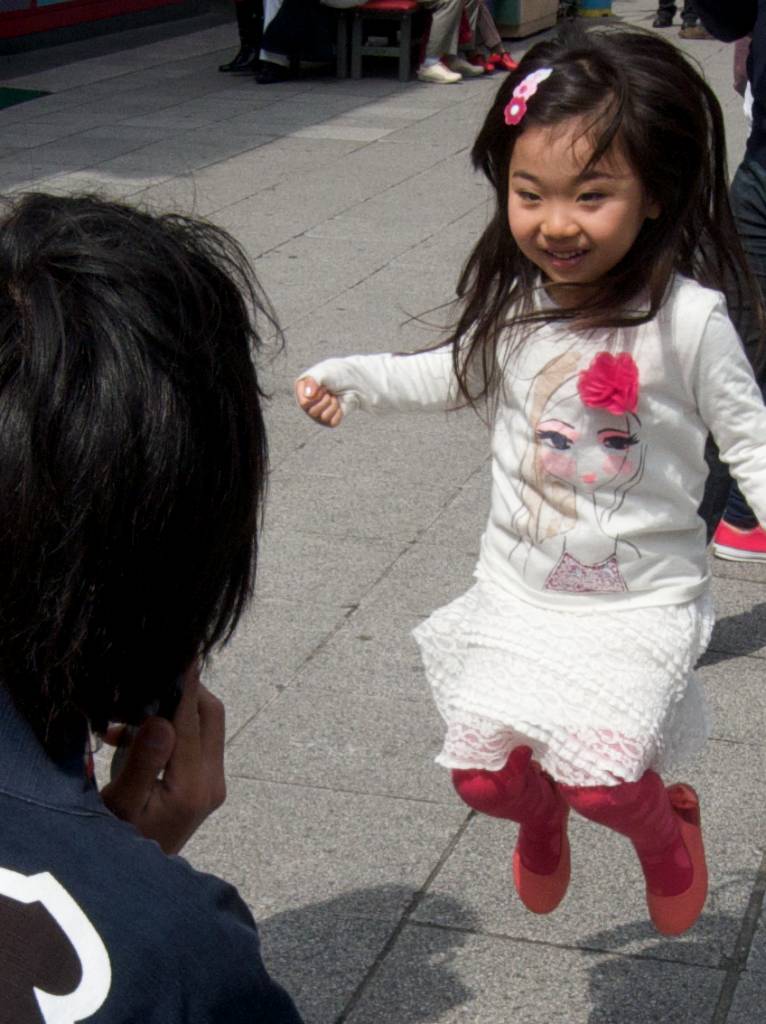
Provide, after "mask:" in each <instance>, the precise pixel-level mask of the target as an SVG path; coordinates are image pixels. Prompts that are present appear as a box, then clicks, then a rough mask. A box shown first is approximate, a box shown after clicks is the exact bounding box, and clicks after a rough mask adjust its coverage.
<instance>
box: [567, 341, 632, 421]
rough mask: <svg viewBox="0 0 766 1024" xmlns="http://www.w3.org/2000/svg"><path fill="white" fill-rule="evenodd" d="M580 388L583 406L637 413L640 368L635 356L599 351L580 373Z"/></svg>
mask: <svg viewBox="0 0 766 1024" xmlns="http://www.w3.org/2000/svg"><path fill="white" fill-rule="evenodd" d="M577 390H578V391H579V392H580V398H581V399H582V402H583V405H589V406H591V407H592V408H594V409H606V411H607V412H610V413H612V415H613V416H622V415H624V414H625V413H626V412H633V413H634V412H635V411H636V409H637V408H638V367H637V366H636V364H635V361H634V359H633V356H631V355H629V354H628V353H627V352H620V353H619V355H616V356H613V355H612V353H611V352H599V353H598V355H596V356H595V357H594V359H593V362H592V363H591V364H590V366H589V367H588V369H587V370H582V372H581V373H580V376H579V379H578V381H577Z"/></svg>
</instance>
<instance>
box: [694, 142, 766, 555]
mask: <svg viewBox="0 0 766 1024" xmlns="http://www.w3.org/2000/svg"><path fill="white" fill-rule="evenodd" d="M731 205H732V209H733V211H734V218H735V220H736V222H737V229H738V231H739V236H740V239H741V241H742V245H743V247H744V249H745V255H746V256H747V261H748V264H749V266H750V270H751V271H752V273H753V276H754V277H755V279H756V281H757V282H758V286H759V288H760V291H761V295H762V296H763V298H764V301H766V170H764V169H763V168H762V167H761V166H760V164H757V163H755V162H754V161H752V160H748V159H747V158H746V159H745V160H743V162H742V163H741V164H740V166H739V168H738V169H737V173H736V174H735V175H734V181H733V182H732V185H731ZM726 299H727V303H728V306H729V315H730V316H731V318H732V320H733V322H734V326H735V327H736V328H737V331H738V333H739V336H740V338H741V339H742V342H743V344H744V346H745V351H746V352H747V356H748V359H749V360H750V363H751V364H752V365H753V366H755V367H757V372H756V376H757V378H758V382H759V384H760V385H761V389H762V390H763V389H764V388H766V372H765V369H764V367H763V365H759V364H762V363H763V358H762V357H759V348H760V346H761V343H762V340H763V339H762V338H761V335H760V331H759V325H758V320H757V317H756V316H755V313H754V310H753V306H752V302H751V301H750V300H749V298H748V296H742V297H741V298H740V296H739V295H738V293H737V289H736V287H734V286H733V285H732V287H730V288H728V289H727V295H726ZM705 457H706V459H707V461H708V466H709V467H710V476H709V477H708V481H707V483H706V485H705V495H704V497H703V500H702V505H701V506H700V515H701V516H702V518H703V519H704V520H705V523H706V524H707V528H708V538H710V537H711V536H712V534H713V531H714V530H715V528H716V526H717V525H718V520H719V519H720V518H721V515H722V514H723V515H724V516H725V518H726V520H727V522H730V523H731V524H732V526H737V527H739V528H740V529H752V528H753V527H754V526H756V525H757V520H756V518H755V516H754V515H753V513H752V512H751V511H750V508H749V506H748V505H747V502H746V501H745V499H744V498H743V496H742V493H741V492H740V490H739V488H738V487H737V485H736V484H735V483H733V482H732V481H731V478H730V477H729V472H728V470H727V468H726V466H724V464H723V463H722V462H721V461H720V459H719V458H718V453H717V450H716V448H715V445H714V444H712V442H709V443H708V447H707V450H706V452H705ZM730 493H731V500H730V501H727V497H728V496H729V494H730ZM724 509H725V511H724Z"/></svg>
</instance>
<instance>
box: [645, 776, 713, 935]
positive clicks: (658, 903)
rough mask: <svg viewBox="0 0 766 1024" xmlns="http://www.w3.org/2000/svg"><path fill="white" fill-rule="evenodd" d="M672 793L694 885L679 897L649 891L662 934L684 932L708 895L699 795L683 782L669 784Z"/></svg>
mask: <svg viewBox="0 0 766 1024" xmlns="http://www.w3.org/2000/svg"><path fill="white" fill-rule="evenodd" d="M668 796H669V797H670V803H671V805H672V807H673V810H674V812H675V814H676V815H677V817H678V824H679V825H680V827H681V838H682V839H683V842H684V846H685V847H686V852H687V853H688V854H689V857H690V859H691V862H692V871H693V874H692V881H691V885H690V886H689V888H688V889H686V890H685V891H684V892H681V893H679V894H678V895H677V896H655V894H654V893H652V892H650V891H649V890H648V889H647V890H646V903H647V906H648V907H649V916H650V917H651V919H652V923H653V924H654V927H655V928H656V929H657V931H658V932H660V933H661V934H662V935H681V933H682V932H685V931H687V930H688V929H689V928H691V926H692V925H693V924H694V922H695V921H696V920H697V918H698V917H699V916H700V914H701V913H702V908H703V907H704V906H705V899H706V898H707V865H706V863H705V850H704V847H703V845H702V828H701V824H700V805H699V798H698V797H697V794H696V793H695V792H694V790H693V789H692V787H691V786H687V785H685V784H684V783H683V782H679V783H677V784H676V785H675V786H668Z"/></svg>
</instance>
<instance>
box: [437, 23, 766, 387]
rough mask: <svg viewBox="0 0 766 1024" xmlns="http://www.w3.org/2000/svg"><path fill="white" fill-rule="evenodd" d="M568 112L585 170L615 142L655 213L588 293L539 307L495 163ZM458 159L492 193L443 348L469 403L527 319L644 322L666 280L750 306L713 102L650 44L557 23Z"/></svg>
mask: <svg viewBox="0 0 766 1024" xmlns="http://www.w3.org/2000/svg"><path fill="white" fill-rule="evenodd" d="M538 68H552V69H553V74H552V75H551V76H550V77H549V78H548V79H547V80H546V81H544V82H542V83H541V84H540V86H539V88H538V91H537V93H536V94H535V95H534V96H533V97H532V98H531V99H530V100H529V104H528V109H527V112H526V114H525V115H524V117H523V119H522V120H521V122H520V123H519V124H518V125H517V126H509V125H507V124H506V123H505V119H504V113H503V112H504V109H505V106H506V104H507V103H508V101H509V100H510V98H511V94H512V92H513V90H514V88H515V87H516V86H517V85H518V84H519V83H520V82H521V80H522V79H523V78H525V76H526V75H528V74H530V72H532V71H535V70H537V69H538ZM572 118H577V119H582V124H583V125H584V132H585V133H586V134H587V136H588V138H589V139H590V140H591V141H592V142H593V146H594V149H593V155H592V157H591V160H590V162H589V164H590V166H594V165H595V164H596V163H597V162H598V161H599V160H600V159H601V158H602V157H603V156H604V155H605V154H606V153H607V151H608V150H609V147H610V146H611V145H612V144H613V143H615V144H617V145H619V146H620V147H621V148H622V151H623V153H624V155H625V157H626V158H627V159H628V161H629V162H630V164H631V165H632V167H633V169H634V170H635V172H636V173H637V175H638V177H639V178H640V180H641V182H642V183H643V186H644V188H645V190H646V193H647V195H648V196H649V197H650V199H651V200H653V201H655V202H658V203H659V204H660V207H661V213H660V216H659V217H658V218H657V219H656V220H647V221H646V222H645V223H644V225H643V227H642V229H641V231H640V233H639V235H638V238H637V239H636V241H635V243H634V245H633V247H632V248H631V250H630V252H629V253H628V254H627V255H626V256H625V257H624V258H623V259H622V260H621V262H620V263H619V264H618V265H617V266H616V267H614V268H613V269H612V270H611V271H610V272H609V273H608V274H607V275H606V276H605V277H604V278H603V279H602V280H601V281H600V282H599V284H600V287H599V288H598V289H595V290H594V289H588V290H587V291H583V293H582V297H581V298H580V299H579V301H577V300H575V302H574V303H573V304H572V305H571V306H570V305H569V303H567V304H566V305H567V308H556V309H555V310H550V309H548V310H540V309H536V308H535V307H536V303H535V298H534V296H535V291H536V289H537V288H538V287H539V270H538V269H537V267H535V266H534V265H533V264H532V263H531V262H530V261H529V260H528V259H527V258H526V257H525V256H523V255H522V253H521V252H520V250H519V249H518V247H517V246H516V244H515V242H514V240H513V237H512V236H511V233H510V230H509V227H508V215H507V204H508V184H509V165H510V161H511V154H512V152H513V147H514V144H515V142H516V140H517V139H518V138H519V136H520V135H521V133H522V132H524V131H525V130H526V129H527V128H530V127H533V126H535V127H540V126H543V127H547V126H554V125H559V124H561V123H562V122H564V121H566V120H569V119H572ZM472 159H473V163H474V166H475V167H477V168H480V169H481V170H482V171H483V172H484V174H485V175H486V177H487V178H488V180H489V182H490V184H491V185H492V187H493V188H494V191H495V199H496V203H495V211H494V216H493V217H492V220H491V222H490V223H489V225H488V226H487V228H486V229H485V231H484V233H483V234H482V236H481V238H480V239H479V242H478V243H477V245H476V247H475V248H474V250H473V252H472V253H471V255H470V257H469V258H468V261H467V263H466V265H465V267H464V269H463V272H462V274H461V277H460V280H459V282H458V287H457V294H458V310H459V314H458V317H457V320H456V323H455V326H454V329H453V330H452V332H451V334H450V335H449V337H448V338H447V340H446V342H445V344H452V346H453V356H454V362H455V370H456V373H457V377H458V381H459V386H460V391H461V394H462V397H463V398H464V399H465V400H466V402H468V403H469V404H476V403H478V402H479V400H481V399H483V398H486V397H491V396H492V395H493V394H496V392H497V388H498V385H499V383H500V379H501V377H502V372H503V368H502V366H501V365H500V360H499V358H498V344H499V340H500V338H501V337H503V336H505V337H507V336H508V335H507V332H508V330H510V332H511V338H512V339H513V345H518V344H520V343H521V342H522V341H523V340H524V338H526V337H527V336H528V335H529V333H530V331H531V330H533V329H534V327H535V325H536V324H539V323H541V322H546V321H550V320H552V319H554V318H555V319H556V320H559V321H561V320H565V321H569V322H570V323H571V326H572V328H573V329H577V330H589V329H595V328H602V327H611V328H616V327H624V326H633V325H637V324H640V323H645V322H646V321H648V320H651V319H652V318H653V317H655V316H656V314H657V311H658V310H659V308H660V306H661V305H662V302H663V300H664V298H665V296H666V294H667V291H668V287H669V285H670V283H671V280H672V277H673V274H674V273H676V272H678V273H681V274H685V275H687V276H689V277H692V278H694V279H695V280H696V281H698V282H700V283H701V284H703V285H706V286H709V287H712V288H717V289H723V288H724V287H725V286H728V287H729V290H731V288H732V286H733V287H734V288H735V289H738V290H739V292H740V296H739V297H740V301H741V299H742V295H743V294H749V295H750V296H752V301H754V302H755V304H756V308H757V309H758V310H759V311H760V310H761V304H760V298H759V293H758V290H757V286H756V285H755V283H754V280H753V278H752V275H751V273H750V271H749V269H748V266H747V262H746V259H745V255H744V252H743V250H742V246H741V244H740V241H739V238H738V235H737V231H736V227H735V224H734V220H733V217H732V213H731V208H730V206H729V199H728V191H727V174H726V147H725V137H724V125H723V116H722V113H721V108H720V106H719V103H718V100H717V99H716V97H715V95H714V94H713V92H712V91H711V89H710V88H709V86H708V85H707V84H706V83H705V81H704V80H703V78H702V77H701V75H700V74H699V73H698V72H697V71H696V70H695V69H694V68H693V67H692V65H691V64H690V63H689V61H688V60H687V59H686V58H685V57H684V56H683V54H682V53H681V52H680V51H679V50H678V49H677V48H676V47H675V46H673V45H672V44H671V43H667V42H665V41H664V40H663V39H661V38H660V37H659V36H657V35H654V34H651V33H648V32H639V31H624V30H620V29H606V30H604V29H600V30H593V31H589V32H585V31H583V30H582V29H574V30H573V29H571V28H569V29H568V30H564V32H563V33H562V36H561V37H560V38H559V39H557V40H550V41H545V42H541V43H538V44H537V45H536V46H534V47H532V48H531V49H530V50H529V51H528V52H527V54H526V55H525V56H524V59H523V60H522V61H521V62H520V64H519V67H518V69H517V70H516V71H515V72H513V73H512V74H510V75H509V76H508V77H507V78H506V80H505V81H504V82H503V84H502V86H501V87H500V89H499V91H498V93H497V96H496V98H495V101H494V103H493V105H492V108H491V109H490V111H489V114H488V115H487V118H486V120H485V122H484V125H483V127H482V129H481V131H480V132H479V135H478V138H477V139H476V142H475V144H474V147H473V150H472ZM565 287H567V288H569V289H574V288H576V287H577V286H574V285H570V286H565ZM511 310H513V322H512V323H509V316H510V315H511ZM761 317H762V318H763V314H762V312H761ZM513 345H512V346H511V348H512V347H513Z"/></svg>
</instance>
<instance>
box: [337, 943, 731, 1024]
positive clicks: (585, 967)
mask: <svg viewBox="0 0 766 1024" xmlns="http://www.w3.org/2000/svg"><path fill="white" fill-rule="evenodd" d="M720 983H721V972H718V971H705V970H701V969H699V968H695V967H689V966H685V965H681V964H675V963H639V962H637V961H636V960H632V959H630V958H628V957H618V956H604V955H599V954H597V953H593V952H585V951H581V952H577V951H574V950H571V949H564V948H556V947H550V946H546V945H530V944H528V943H524V942H513V941H507V940H502V939H499V938H497V937H494V936H493V937H489V936H483V935H474V934H471V933H470V932H467V931H462V930H455V929H437V928H422V927H413V926H410V927H407V928H406V929H405V930H404V931H403V933H402V934H401V936H400V937H399V939H398V941H397V943H396V946H395V947H394V949H393V950H392V952H391V953H390V954H389V955H388V956H387V958H386V960H385V961H384V963H383V966H382V967H381V968H380V970H379V971H378V973H377V974H376V976H375V978H374V981H373V982H372V984H371V985H370V987H369V989H368V990H366V991H365V992H364V995H363V997H362V999H361V1000H360V1002H359V1004H358V1006H357V1007H356V1008H355V1009H354V1010H353V1011H352V1013H351V1015H350V1016H349V1018H348V1020H349V1024H387V1022H389V1021H391V1020H396V1021H397V1022H399V1024H432V1022H434V1021H438V1022H439V1024H469V1022H471V1024H473V1022H476V1021H481V1024H508V1022H511V1021H524V1024H618V1022H620V1024H621V1022H625V1024H627V1022H630V1024H643V1022H650V1021H662V1022H663V1024H664V1022H666V1021H667V1022H672V1024H698V1022H699V1021H702V1020H709V1019H710V1015H711V1013H712V1010H713V1008H714V1006H715V1002H716V997H717V992H718V987H719V985H720Z"/></svg>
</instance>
